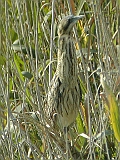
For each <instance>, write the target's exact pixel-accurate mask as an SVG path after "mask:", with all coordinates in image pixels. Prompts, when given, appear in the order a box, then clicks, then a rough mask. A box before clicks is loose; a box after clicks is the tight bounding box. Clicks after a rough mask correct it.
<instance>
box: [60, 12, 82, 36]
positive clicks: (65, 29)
mask: <svg viewBox="0 0 120 160" xmlns="http://www.w3.org/2000/svg"><path fill="white" fill-rule="evenodd" d="M83 17H84V15H80V16H73V15H69V16H66V17H64V18H63V19H62V20H61V22H60V24H59V26H58V36H62V35H64V34H70V32H71V31H72V28H73V26H74V25H75V24H76V22H77V21H78V20H80V19H81V18H83Z"/></svg>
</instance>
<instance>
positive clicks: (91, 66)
mask: <svg viewBox="0 0 120 160" xmlns="http://www.w3.org/2000/svg"><path fill="white" fill-rule="evenodd" d="M119 5H120V1H119V0H116V1H115V0H99V1H98V0H88V1H85V0H76V1H74V0H64V1H63V0H58V1H55V0H53V1H52V0H45V1H42V0H21V1H19V0H16V1H15V0H1V1H0V6H1V9H0V12H1V21H0V41H1V43H0V159H1V160H28V159H29V160H30V159H32V160H47V159H61V160H66V159H69V160H72V159H75V160H77V159H78V160H79V159H80V160H86V159H88V160H89V159H90V160H92V159H94V160H96V159H98V160H111V159H116V160H118V159H120V8H119ZM69 14H74V15H80V14H82V15H85V18H84V19H83V20H82V21H79V22H78V23H77V25H76V27H75V28H74V33H73V34H74V37H75V40H76V51H77V57H78V59H77V60H78V75H79V79H80V83H81V87H82V92H83V95H82V96H83V97H82V101H81V104H80V113H79V116H78V117H77V119H76V122H75V124H73V125H72V126H71V127H70V129H69V131H68V133H67V136H66V137H68V139H69V142H67V138H66V137H65V135H63V133H62V132H61V133H60V131H59V130H58V131H56V130H54V129H53V128H52V127H51V126H48V125H47V126H46V123H49V120H48V119H47V118H46V116H45V115H44V114H43V111H44V105H45V104H44V98H45V96H46V93H47V90H48V86H49V82H50V80H51V77H52V76H53V75H54V73H55V70H56V63H57V61H56V59H57V49H58V48H57V47H58V45H57V39H58V37H57V27H58V24H59V22H60V20H61V19H62V17H64V16H65V15H69ZM66 142H67V143H66ZM68 143H71V144H69V146H68Z"/></svg>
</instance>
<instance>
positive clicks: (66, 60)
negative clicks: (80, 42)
mask: <svg viewBox="0 0 120 160" xmlns="http://www.w3.org/2000/svg"><path fill="white" fill-rule="evenodd" d="M57 74H58V76H59V77H60V79H61V80H65V81H67V80H70V81H71V79H74V78H75V79H76V76H77V57H76V50H75V47H74V40H73V37H72V36H70V35H64V36H61V37H59V45H58V63H57Z"/></svg>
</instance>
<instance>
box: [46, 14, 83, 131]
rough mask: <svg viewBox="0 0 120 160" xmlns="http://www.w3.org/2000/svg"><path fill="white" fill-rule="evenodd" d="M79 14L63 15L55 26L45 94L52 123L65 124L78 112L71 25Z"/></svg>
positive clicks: (79, 97)
mask: <svg viewBox="0 0 120 160" xmlns="http://www.w3.org/2000/svg"><path fill="white" fill-rule="evenodd" d="M81 18H83V16H73V15H70V16H66V17H65V18H64V19H62V21H61V22H60V24H59V26H58V61H57V69H56V73H55V75H54V77H53V79H52V81H51V83H50V86H49V91H48V94H47V107H48V116H49V119H50V120H52V123H53V125H54V126H55V125H56V124H57V126H59V127H60V128H63V129H64V128H66V127H68V126H69V125H70V124H71V123H73V122H74V121H75V119H76V117H77V115H78V109H79V107H80V101H81V98H82V93H81V88H80V83H79V79H78V74H77V57H76V50H75V47H74V40H73V36H72V28H73V26H74V25H75V23H76V22H77V21H78V20H79V19H81Z"/></svg>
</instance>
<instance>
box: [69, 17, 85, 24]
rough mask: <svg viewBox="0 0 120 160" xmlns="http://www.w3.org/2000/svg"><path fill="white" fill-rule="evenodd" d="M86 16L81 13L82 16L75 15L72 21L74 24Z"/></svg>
mask: <svg viewBox="0 0 120 160" xmlns="http://www.w3.org/2000/svg"><path fill="white" fill-rule="evenodd" d="M84 17H85V16H84V15H80V16H73V17H72V23H73V25H74V24H75V23H76V22H77V21H78V20H80V19H82V18H84Z"/></svg>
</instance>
